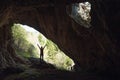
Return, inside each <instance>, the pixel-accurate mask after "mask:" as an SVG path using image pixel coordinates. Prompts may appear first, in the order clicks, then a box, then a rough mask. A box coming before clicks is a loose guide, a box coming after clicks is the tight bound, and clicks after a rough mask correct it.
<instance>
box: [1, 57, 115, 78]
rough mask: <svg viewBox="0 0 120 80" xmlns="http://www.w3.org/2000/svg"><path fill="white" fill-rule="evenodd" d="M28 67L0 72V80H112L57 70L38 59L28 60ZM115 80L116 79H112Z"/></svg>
mask: <svg viewBox="0 0 120 80" xmlns="http://www.w3.org/2000/svg"><path fill="white" fill-rule="evenodd" d="M29 60H30V62H31V64H30V65H27V66H26V65H22V64H19V65H17V66H16V67H9V68H7V69H4V70H1V71H0V80H111V79H112V78H109V77H106V76H100V75H97V74H93V73H88V72H75V71H74V72H70V71H64V70H58V69H56V68H55V67H54V66H53V65H51V64H48V63H46V62H44V61H39V59H34V58H30V59H29ZM113 80H117V77H113Z"/></svg>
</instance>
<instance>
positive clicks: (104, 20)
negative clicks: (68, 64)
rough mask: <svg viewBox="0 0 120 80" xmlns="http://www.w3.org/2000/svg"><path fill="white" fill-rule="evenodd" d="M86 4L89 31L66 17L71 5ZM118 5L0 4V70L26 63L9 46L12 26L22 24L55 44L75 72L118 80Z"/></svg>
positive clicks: (111, 0)
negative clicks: (68, 59)
mask: <svg viewBox="0 0 120 80" xmlns="http://www.w3.org/2000/svg"><path fill="white" fill-rule="evenodd" d="M85 1H88V2H90V4H91V12H90V16H91V22H90V24H91V26H90V27H89V28H86V27H84V26H83V25H80V24H79V23H77V22H76V21H75V20H74V19H73V18H71V17H70V16H69V15H68V12H69V13H71V7H72V6H71V5H72V4H75V3H81V2H85ZM119 3H120V1H119V0H36V1H34V0H29V1H26V0H4V1H0V17H1V18H0V43H1V45H0V70H2V69H4V68H7V67H10V66H13V65H15V64H16V63H18V62H19V63H25V62H24V61H23V60H21V59H20V58H19V57H18V56H17V55H16V53H15V51H14V47H13V46H12V43H13V42H12V35H11V26H12V25H13V23H21V24H26V25H29V26H33V27H34V28H35V29H36V30H38V31H40V32H41V33H42V34H44V35H45V36H46V37H47V38H48V39H50V40H52V41H53V42H54V43H56V44H57V45H58V46H59V48H60V49H61V50H62V51H64V52H65V53H66V55H68V56H69V57H70V58H72V59H73V60H74V62H75V64H76V65H75V70H76V71H78V72H79V71H81V70H82V71H84V72H85V71H86V72H90V73H96V74H100V75H102V76H108V77H112V78H113V80H114V79H115V78H117V79H118V78H119V74H120V63H119V61H120V50H119V48H120V35H119V34H120V28H119V26H120V23H119V21H120V5H119ZM66 8H67V11H66ZM79 67H80V68H81V70H79V69H78V68H79ZM0 74H1V73H0ZM76 74H77V73H76ZM77 75H79V74H77ZM86 77H87V76H86ZM77 78H79V77H77ZM112 78H110V79H112ZM77 80H79V79H77Z"/></svg>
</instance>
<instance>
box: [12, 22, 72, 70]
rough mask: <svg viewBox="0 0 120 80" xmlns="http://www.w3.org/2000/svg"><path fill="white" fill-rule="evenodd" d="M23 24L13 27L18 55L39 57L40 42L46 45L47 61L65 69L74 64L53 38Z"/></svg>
mask: <svg viewBox="0 0 120 80" xmlns="http://www.w3.org/2000/svg"><path fill="white" fill-rule="evenodd" d="M21 26H22V25H20V24H14V25H13V27H12V33H13V38H14V47H15V49H16V52H17V54H18V55H20V56H22V57H25V58H28V57H34V58H38V57H40V56H39V48H38V46H37V44H40V46H45V45H46V47H45V49H44V60H45V61H46V62H48V63H51V64H53V65H55V66H56V67H58V68H59V69H65V70H66V69H68V67H71V66H72V65H73V64H74V62H73V61H72V60H71V59H70V58H69V57H68V56H66V55H65V54H64V53H63V52H62V51H61V50H60V49H59V48H58V46H57V45H56V44H55V43H53V42H52V41H51V40H49V39H46V38H45V37H44V36H43V35H42V34H40V33H39V34H37V33H34V32H28V31H26V30H25V29H24V28H23V27H21Z"/></svg>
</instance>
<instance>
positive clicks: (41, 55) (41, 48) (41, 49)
mask: <svg viewBox="0 0 120 80" xmlns="http://www.w3.org/2000/svg"><path fill="white" fill-rule="evenodd" d="M37 46H38V47H39V49H40V60H43V59H44V53H43V51H44V48H45V46H44V47H42V46H41V47H40V46H39V45H38V44H37Z"/></svg>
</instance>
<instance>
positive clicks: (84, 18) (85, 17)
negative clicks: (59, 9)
mask: <svg viewBox="0 0 120 80" xmlns="http://www.w3.org/2000/svg"><path fill="white" fill-rule="evenodd" d="M66 11H67V13H68V15H69V16H70V17H71V18H72V19H73V20H74V21H75V22H76V23H78V24H80V25H82V26H83V27H85V28H90V27H91V24H90V22H91V16H90V12H91V4H90V3H89V2H82V3H74V4H72V5H68V6H67V7H66Z"/></svg>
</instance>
